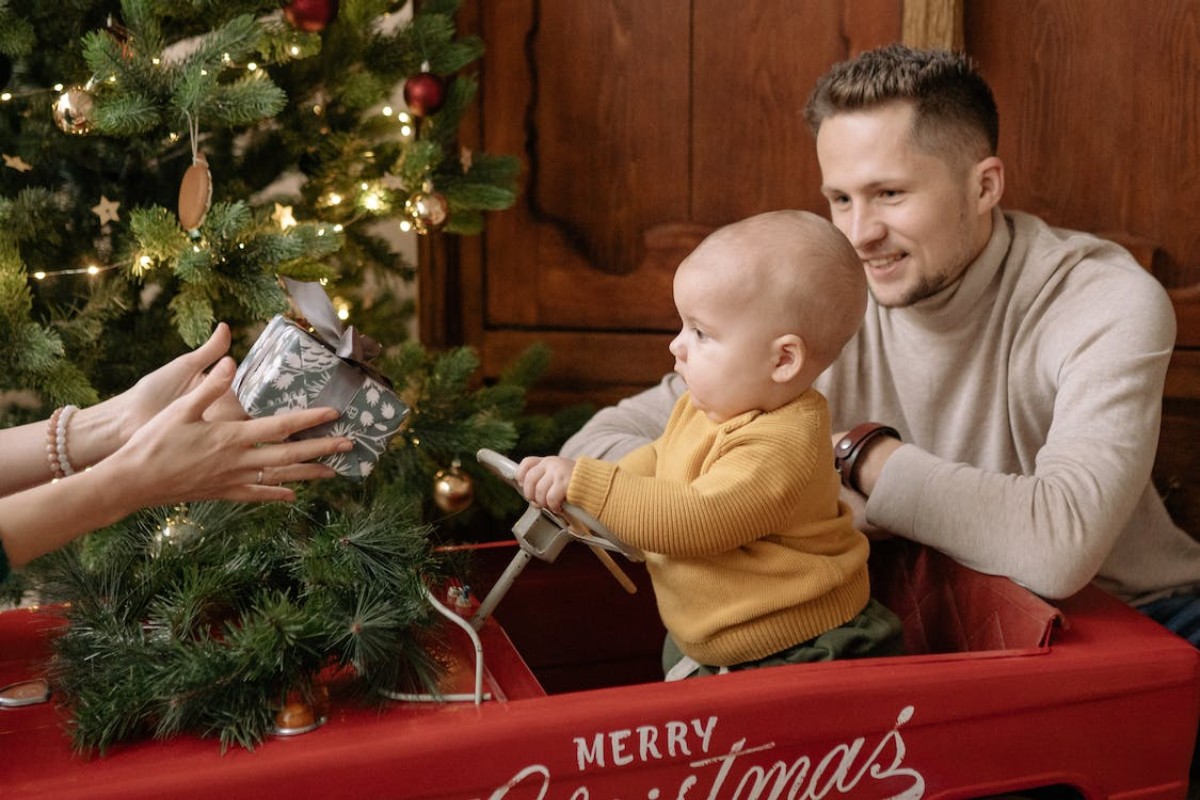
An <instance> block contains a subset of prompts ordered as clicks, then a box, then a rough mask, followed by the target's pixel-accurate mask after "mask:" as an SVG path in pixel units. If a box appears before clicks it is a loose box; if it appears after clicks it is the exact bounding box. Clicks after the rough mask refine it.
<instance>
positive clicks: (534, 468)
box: [517, 456, 575, 511]
mask: <svg viewBox="0 0 1200 800" xmlns="http://www.w3.org/2000/svg"><path fill="white" fill-rule="evenodd" d="M574 469H575V462H574V461H572V460H571V459H569V458H563V457H561V456H544V457H541V458H539V457H537V456H530V457H528V458H523V459H521V463H520V465H519V466H518V467H517V484H518V485H520V487H521V493H522V494H524V495H525V499H526V500H528V501H529V502H531V503H536V504H538V505H539V506H541V507H542V508H548V509H550V510H551V511H562V504H563V501H564V500H566V499H567V487H568V486H569V485H570V483H571V471H572V470H574Z"/></svg>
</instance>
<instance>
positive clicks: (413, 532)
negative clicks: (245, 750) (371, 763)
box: [34, 497, 441, 751]
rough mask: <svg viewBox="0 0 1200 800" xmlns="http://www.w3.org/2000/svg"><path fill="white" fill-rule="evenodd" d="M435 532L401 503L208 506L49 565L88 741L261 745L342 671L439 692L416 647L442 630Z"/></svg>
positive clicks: (42, 574) (100, 540) (61, 676)
mask: <svg viewBox="0 0 1200 800" xmlns="http://www.w3.org/2000/svg"><path fill="white" fill-rule="evenodd" d="M172 526H173V527H172ZM168 529H170V530H173V531H174V532H175V533H176V534H180V538H175V539H170V538H164V536H163V532H164V530H168ZM428 532H429V531H428V527H427V526H426V525H425V524H424V523H421V522H420V521H419V520H418V519H417V518H416V515H415V512H414V509H413V508H412V506H411V505H408V504H406V501H402V500H399V499H396V498H391V499H389V498H387V497H377V498H375V499H374V501H373V502H372V503H371V504H370V505H369V506H356V507H352V508H350V509H348V510H346V511H344V512H334V511H332V510H330V511H326V512H324V513H321V514H316V513H314V512H313V511H311V510H305V509H304V508H280V507H269V506H268V507H258V506H253V507H251V506H235V505H233V504H228V503H198V504H195V505H193V506H192V507H191V508H190V509H188V510H186V511H181V510H179V509H163V510H158V511H148V512H145V513H143V514H140V515H138V516H137V517H136V518H135V519H131V520H128V521H126V522H125V523H122V524H120V525H117V526H113V527H112V528H110V529H108V530H106V531H103V532H100V533H98V534H96V535H95V536H93V537H92V538H91V539H89V540H86V542H85V543H77V544H76V545H74V546H72V547H70V548H68V549H66V550H64V551H60V552H59V553H55V554H52V555H51V556H49V557H47V558H44V559H41V560H39V561H38V562H36V565H35V567H34V569H35V570H36V571H37V573H38V575H39V578H40V580H39V584H40V585H41V586H42V587H44V588H43V591H44V592H45V593H46V595H47V599H48V600H56V601H66V602H69V603H70V605H69V607H67V608H66V609H65V610H64V612H63V614H64V616H65V617H66V619H67V621H68V625H67V628H66V630H65V631H64V633H63V634H62V636H61V637H59V638H58V639H57V640H56V642H55V660H54V663H53V669H52V675H53V680H54V683H55V686H56V688H57V690H58V693H59V695H60V696H61V697H63V698H64V699H65V701H66V702H67V704H68V705H70V707H71V709H72V711H73V713H74V722H73V737H74V741H75V744H76V746H77V747H78V748H80V749H81V750H90V749H98V750H100V751H104V750H106V749H107V748H109V747H111V746H112V745H113V744H116V743H117V742H119V741H123V740H126V739H129V738H133V737H136V736H139V735H143V734H144V733H146V732H153V733H154V735H158V736H170V735H174V734H176V733H180V732H184V731H189V732H193V733H198V734H201V735H215V736H218V737H219V738H221V740H222V742H223V743H225V744H226V745H228V744H233V743H237V744H241V745H246V746H252V745H253V744H255V743H257V742H259V741H261V740H262V738H263V737H264V736H265V735H266V734H267V733H268V731H269V728H270V725H271V723H272V719H273V716H272V711H271V710H272V709H275V708H278V707H279V705H280V703H281V698H284V697H285V696H286V695H287V693H288V692H289V691H290V690H293V689H295V688H296V687H297V686H300V685H308V684H311V682H312V681H313V680H315V679H316V678H317V676H318V675H319V674H320V673H322V671H327V670H329V669H331V668H333V669H349V670H350V675H349V677H348V678H345V679H347V680H350V681H352V682H357V683H360V684H362V686H361V687H359V690H360V692H362V693H363V694H365V695H367V696H371V692H372V691H373V690H377V689H379V688H394V687H395V686H396V685H397V683H398V682H404V683H408V682H411V681H414V680H415V681H417V682H418V683H424V684H425V685H428V686H433V685H436V679H435V676H434V674H433V673H432V672H431V667H432V666H433V664H432V662H431V661H430V659H428V657H426V656H420V655H417V651H418V650H419V649H420V648H416V650H414V649H413V642H415V641H418V640H422V639H424V638H425V637H428V636H429V635H431V634H430V631H432V629H433V627H434V626H435V624H436V616H435V614H434V612H433V610H432V609H431V608H430V606H429V605H428V603H427V602H425V600H424V593H423V592H424V586H425V585H426V582H427V581H437V580H439V575H440V574H441V572H440V568H439V566H438V563H437V561H436V559H435V558H434V556H433V554H432V552H431V550H430V548H429V543H428ZM402 676H407V678H404V677H402ZM374 697H375V700H376V701H377V702H379V701H380V697H379V695H378V694H375V695H374ZM235 712H236V713H235Z"/></svg>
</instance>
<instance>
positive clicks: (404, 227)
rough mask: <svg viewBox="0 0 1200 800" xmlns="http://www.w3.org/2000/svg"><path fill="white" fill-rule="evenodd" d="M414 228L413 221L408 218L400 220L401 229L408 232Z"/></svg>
mask: <svg viewBox="0 0 1200 800" xmlns="http://www.w3.org/2000/svg"><path fill="white" fill-rule="evenodd" d="M412 228H413V226H412V223H411V222H409V221H408V220H406V219H402V220H400V230H401V231H403V232H404V233H408V232H409V231H411V230H412Z"/></svg>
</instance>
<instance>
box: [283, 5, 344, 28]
mask: <svg viewBox="0 0 1200 800" xmlns="http://www.w3.org/2000/svg"><path fill="white" fill-rule="evenodd" d="M337 12H338V0H292V1H291V2H290V3H288V4H287V5H286V6H284V7H283V18H284V19H286V20H287V21H288V24H289V25H291V26H292V27H293V28H296V29H298V30H302V31H307V32H308V33H317V32H318V31H323V30H325V26H326V25H328V24H329V23H331V22H333V20H334V17H336V16H337Z"/></svg>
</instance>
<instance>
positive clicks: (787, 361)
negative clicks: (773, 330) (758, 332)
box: [771, 333, 808, 383]
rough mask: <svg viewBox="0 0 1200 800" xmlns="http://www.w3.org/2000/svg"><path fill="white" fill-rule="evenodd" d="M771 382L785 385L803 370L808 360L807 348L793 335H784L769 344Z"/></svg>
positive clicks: (802, 341) (801, 340)
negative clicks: (771, 361) (771, 360)
mask: <svg viewBox="0 0 1200 800" xmlns="http://www.w3.org/2000/svg"><path fill="white" fill-rule="evenodd" d="M771 356H772V359H773V363H772V366H771V380H773V381H775V382H776V383H787V382H788V381H790V380H792V379H794V378H795V377H796V376H797V375H799V374H800V372H801V371H802V370H803V369H804V363H805V361H807V360H808V348H807V347H806V346H805V344H804V340H803V339H801V338H800V337H799V336H797V335H796V334H794V333H785V334H784V335H783V336H780V337H778V338H777V339H775V341H774V342H772V343H771Z"/></svg>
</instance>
